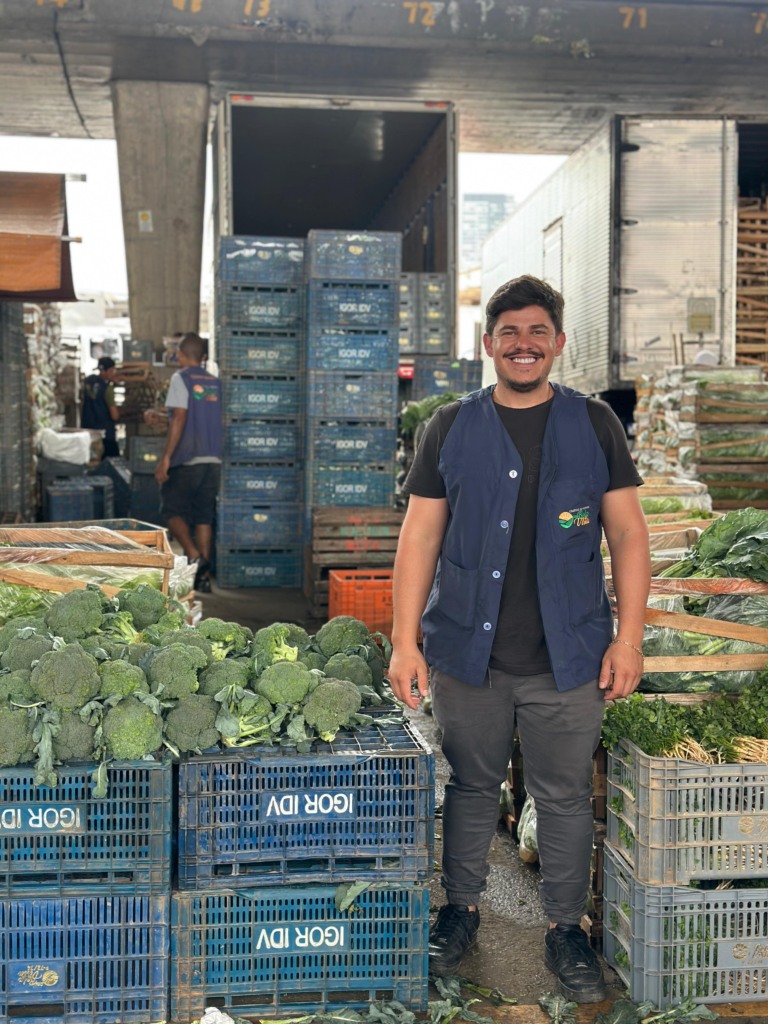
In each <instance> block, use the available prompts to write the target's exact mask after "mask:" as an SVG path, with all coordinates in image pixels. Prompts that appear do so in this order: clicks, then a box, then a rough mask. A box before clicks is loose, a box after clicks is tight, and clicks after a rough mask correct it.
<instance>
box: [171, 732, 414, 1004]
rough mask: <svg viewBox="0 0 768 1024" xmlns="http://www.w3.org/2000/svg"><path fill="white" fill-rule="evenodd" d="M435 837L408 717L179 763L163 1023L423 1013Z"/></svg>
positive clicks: (183, 760)
mask: <svg viewBox="0 0 768 1024" xmlns="http://www.w3.org/2000/svg"><path fill="white" fill-rule="evenodd" d="M433 836H434V756H433V754H432V753H431V751H430V749H429V747H428V746H427V744H426V742H425V741H424V740H423V739H422V737H421V736H420V735H419V733H418V732H417V731H416V730H415V729H414V728H413V727H412V726H411V725H410V724H409V723H404V724H400V725H388V726H380V725H377V724H376V721H375V718H374V721H373V723H372V724H370V725H369V726H366V727H365V728H364V729H361V730H360V731H357V732H345V731H343V730H342V732H340V733H339V734H338V735H337V737H336V739H335V740H333V742H332V743H325V742H321V741H318V742H316V743H315V744H313V746H312V748H311V750H310V751H309V752H307V753H298V752H297V751H295V750H291V749H288V748H285V747H281V748H275V747H265V748H259V747H254V748H250V749H248V750H232V749H230V750H227V751H224V752H222V753H211V754H203V755H200V756H197V757H190V758H186V759H182V761H181V763H180V765H179V791H178V891H176V892H174V894H173V897H172V911H171V920H172V925H171V1006H170V1018H169V1019H170V1020H174V1021H189V1020H193V1019H196V1018H199V1017H200V1016H201V1015H202V1013H203V1011H204V1010H205V1007H207V1006H210V1005H216V1006H220V1007H221V1008H223V1009H225V1010H227V1011H228V1012H229V1013H230V1014H232V1015H233V1016H246V1017H249V1016H267V1017H268V1016H275V1015H279V1014H280V1013H282V1014H285V1013H290V1014H292V1015H295V1014H297V1013H301V1014H316V1013H323V1012H326V1011H331V1010H338V1009H342V1008H343V1009H352V1008H358V1009H365V1008H367V1007H368V1006H369V1004H370V1003H371V1002H373V1001H374V1000H377V999H394V1000H398V1001H400V1002H402V1003H403V1004H404V1005H405V1006H407V1007H408V1008H409V1009H411V1010H414V1011H419V1010H424V1009H426V1004H427V931H428V917H429V896H428V888H427V884H426V883H427V881H428V880H429V878H430V876H431V874H432V859H433V853H434V849H433V847H434V839H433ZM355 883H363V885H364V886H366V887H365V888H363V889H362V891H360V892H357V893H356V894H355V896H354V905H353V906H349V907H340V905H339V904H338V903H337V897H338V896H339V892H340V888H339V887H342V888H343V887H344V886H346V885H349V886H354V885H355Z"/></svg>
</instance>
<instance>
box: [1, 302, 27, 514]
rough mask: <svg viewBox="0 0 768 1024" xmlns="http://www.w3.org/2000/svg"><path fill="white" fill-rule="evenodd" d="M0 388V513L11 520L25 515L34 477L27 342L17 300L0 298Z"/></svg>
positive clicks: (20, 308)
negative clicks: (0, 397)
mask: <svg viewBox="0 0 768 1024" xmlns="http://www.w3.org/2000/svg"><path fill="white" fill-rule="evenodd" d="M0 389H2V409H3V415H2V420H1V421H0V516H1V517H2V518H3V519H5V520H6V521H9V520H10V521H13V520H14V519H17V518H18V519H21V518H24V517H25V516H28V515H29V512H30V510H31V507H32V494H31V484H32V482H33V481H34V469H33V466H32V444H31V434H32V424H31V420H30V412H29V410H30V402H29V396H28V386H27V343H26V337H25V335H24V307H23V305H22V304H21V303H20V302H0Z"/></svg>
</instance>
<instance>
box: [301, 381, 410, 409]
mask: <svg viewBox="0 0 768 1024" xmlns="http://www.w3.org/2000/svg"><path fill="white" fill-rule="evenodd" d="M397 412H398V404H397V374H396V373H395V372H394V371H392V372H385V373H375V372H371V373H367V372H363V371H361V370H308V371H307V416H308V417H310V418H311V419H325V420H332V419H333V420H337V419H344V420H358V419H369V420H374V419H375V420H381V419H392V418H394V417H396V416H397Z"/></svg>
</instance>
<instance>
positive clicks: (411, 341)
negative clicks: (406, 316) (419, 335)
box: [398, 324, 416, 356]
mask: <svg viewBox="0 0 768 1024" xmlns="http://www.w3.org/2000/svg"><path fill="white" fill-rule="evenodd" d="M398 352H399V353H400V355H401V356H410V355H413V354H414V353H415V352H416V326H415V324H406V325H405V326H402V325H401V327H400V331H399V333H398Z"/></svg>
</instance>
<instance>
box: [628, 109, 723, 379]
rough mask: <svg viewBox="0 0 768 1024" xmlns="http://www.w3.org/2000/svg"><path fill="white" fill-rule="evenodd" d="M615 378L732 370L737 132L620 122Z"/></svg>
mask: <svg viewBox="0 0 768 1024" xmlns="http://www.w3.org/2000/svg"><path fill="white" fill-rule="evenodd" d="M621 138H622V152H621V171H620V189H621V193H620V194H621V199H620V206H621V229H620V243H619V261H620V274H621V285H622V293H621V297H620V300H619V324H618V326H619V338H620V341H619V363H618V367H619V372H620V375H621V379H622V380H626V381H632V380H634V379H636V377H637V376H639V375H640V374H643V373H651V372H653V371H654V370H658V369H660V368H661V367H664V366H669V365H671V364H675V363H679V362H692V361H693V359H694V358H695V356H696V353H697V352H698V351H700V350H701V349H704V350H707V351H709V352H711V353H712V355H713V356H714V357H716V358H717V360H718V361H722V362H724V363H725V364H731V365H732V364H733V361H734V322H735V305H734V304H735V297H734V273H735V252H736V247H735V246H736V243H735V223H734V213H735V210H736V192H737V166H738V152H737V139H736V125H735V123H734V122H732V121H726V120H725V119H721V118H713V119H707V120H690V119H685V120H665V119H650V118H648V119H630V118H626V119H624V120H623V121H622V125H621Z"/></svg>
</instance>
